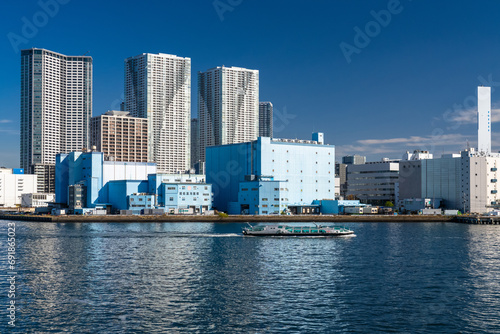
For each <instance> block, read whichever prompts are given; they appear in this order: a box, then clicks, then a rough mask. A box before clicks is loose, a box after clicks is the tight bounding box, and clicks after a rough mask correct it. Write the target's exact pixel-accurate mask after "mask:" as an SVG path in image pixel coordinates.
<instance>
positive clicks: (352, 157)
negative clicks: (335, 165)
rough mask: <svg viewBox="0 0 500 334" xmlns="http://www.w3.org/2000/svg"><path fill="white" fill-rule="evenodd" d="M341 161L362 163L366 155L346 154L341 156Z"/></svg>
mask: <svg viewBox="0 0 500 334" xmlns="http://www.w3.org/2000/svg"><path fill="white" fill-rule="evenodd" d="M342 163H343V164H346V165H362V164H364V163H366V157H365V156H362V155H357V154H355V155H346V156H345V157H342Z"/></svg>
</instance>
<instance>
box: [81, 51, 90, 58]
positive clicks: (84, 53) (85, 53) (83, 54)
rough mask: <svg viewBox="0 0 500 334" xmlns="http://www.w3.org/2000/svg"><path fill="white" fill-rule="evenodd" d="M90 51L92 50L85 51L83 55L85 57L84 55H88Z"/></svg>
mask: <svg viewBox="0 0 500 334" xmlns="http://www.w3.org/2000/svg"><path fill="white" fill-rule="evenodd" d="M89 52H90V51H87V52H85V53H84V54H83V55H82V57H83V56H85V55H86V54H87V53H89Z"/></svg>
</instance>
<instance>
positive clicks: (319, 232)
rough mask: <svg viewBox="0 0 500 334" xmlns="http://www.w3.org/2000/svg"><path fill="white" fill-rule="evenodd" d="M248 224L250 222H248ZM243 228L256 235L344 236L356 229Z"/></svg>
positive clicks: (265, 226)
mask: <svg viewBox="0 0 500 334" xmlns="http://www.w3.org/2000/svg"><path fill="white" fill-rule="evenodd" d="M247 224H248V223H247ZM248 225H249V227H245V228H243V234H244V235H254V236H343V235H350V234H354V231H352V230H350V229H348V228H345V227H340V226H321V225H316V226H288V225H257V226H252V225H250V224H248Z"/></svg>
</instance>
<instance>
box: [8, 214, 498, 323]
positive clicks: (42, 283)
mask: <svg viewBox="0 0 500 334" xmlns="http://www.w3.org/2000/svg"><path fill="white" fill-rule="evenodd" d="M16 225H17V244H18V246H17V253H18V263H17V265H16V266H17V272H18V282H17V288H18V289H19V290H18V294H17V299H16V303H17V305H18V313H17V317H18V319H17V324H18V326H17V328H16V330H18V332H20V333H25V332H50V331H52V332H62V331H64V332H68V333H81V332H92V333H123V332H131V333H136V332H143V333H166V332H185V333H192V332H216V333H238V332H240V333H248V332H250V333H274V332H275V333H291V332H302V333H331V332H343V331H345V332H389V331H393V332H419V333H422V332H429V333H433V332H464V333H477V332H498V331H500V323H499V320H498V319H499V317H498V314H500V296H499V291H500V282H499V280H498V277H500V259H499V256H500V255H499V254H500V253H499V249H500V228H498V227H495V226H468V225H458V224H441V223H422V224H420V223H418V224H417V223H415V224H395V223H391V224H384V223H362V224H352V225H351V226H350V227H351V228H352V229H354V230H355V232H356V235H357V236H356V237H354V238H296V237H288V238H287V237H277V238H273V237H263V238H260V237H243V236H242V235H241V229H242V227H243V224H207V223H177V224H175V223H174V224H172V223H137V224H113V223H110V224H99V223H81V224H80V223H78V224H48V223H47V224H43V223H42V224H40V223H21V222H17V223H16ZM6 226H7V224H6V222H0V232H1V233H2V235H3V236H6V230H7V228H6ZM0 251H1V252H2V254H6V244H5V243H0ZM2 266H3V268H2V269H4V270H2V273H4V272H6V270H5V269H6V263H5V262H2ZM0 288H1V289H2V291H5V292H6V291H7V284H6V279H5V275H3V277H2V282H1V283H0ZM0 300H1V301H2V305H6V303H7V296H6V294H5V293H2V294H1V297H0ZM4 309H5V308H3V310H2V312H3V313H2V315H3V314H5V311H4ZM3 319H6V317H3ZM6 326H7V322H6V321H3V322H2V323H0V332H2V333H3V332H5V331H6Z"/></svg>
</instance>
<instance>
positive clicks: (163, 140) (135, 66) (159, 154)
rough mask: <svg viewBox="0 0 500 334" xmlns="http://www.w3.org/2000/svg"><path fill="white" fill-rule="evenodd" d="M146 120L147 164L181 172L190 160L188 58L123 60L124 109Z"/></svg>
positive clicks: (158, 56) (154, 56) (148, 56)
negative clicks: (154, 164) (151, 163)
mask: <svg viewBox="0 0 500 334" xmlns="http://www.w3.org/2000/svg"><path fill="white" fill-rule="evenodd" d="M124 109H125V110H127V111H130V116H133V117H142V118H147V120H148V136H147V138H148V161H149V162H156V164H157V166H158V171H159V172H164V173H176V172H185V171H186V170H188V169H189V168H190V158H191V136H190V133H191V58H182V57H177V56H174V55H169V54H163V53H159V54H151V53H143V54H141V55H138V56H135V57H131V58H127V59H126V60H125V106H124Z"/></svg>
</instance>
